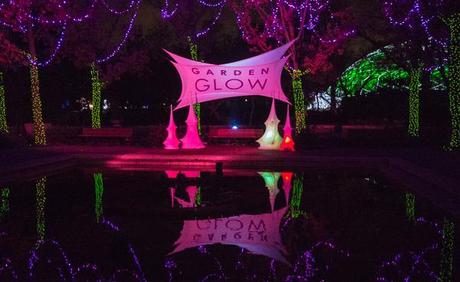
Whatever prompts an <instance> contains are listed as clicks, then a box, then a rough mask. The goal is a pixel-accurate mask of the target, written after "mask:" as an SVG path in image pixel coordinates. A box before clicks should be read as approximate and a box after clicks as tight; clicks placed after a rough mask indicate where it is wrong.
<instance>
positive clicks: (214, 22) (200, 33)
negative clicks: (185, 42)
mask: <svg viewBox="0 0 460 282" xmlns="http://www.w3.org/2000/svg"><path fill="white" fill-rule="evenodd" d="M225 2H226V0H225V1H223V3H224V4H222V6H221V7H220V9H219V12H217V14H216V17H215V18H214V20H213V21H212V22H211V24H210V25H209V26H208V27H206V28H205V29H203V30H202V31H200V32H197V33H196V34H195V37H196V38H200V37H201V36H203V35H206V34H207V33H208V32H209V31H210V30H211V29H212V27H213V26H214V25H215V24H216V23H217V21H218V20H219V18H220V15H221V14H222V10H223V9H224V5H225Z"/></svg>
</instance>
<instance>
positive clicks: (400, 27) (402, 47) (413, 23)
mask: <svg viewBox="0 0 460 282" xmlns="http://www.w3.org/2000/svg"><path fill="white" fill-rule="evenodd" d="M383 8H384V12H385V15H386V18H387V19H388V21H389V23H390V24H391V25H392V26H393V27H394V29H396V30H397V31H398V32H399V39H398V40H397V42H394V43H395V44H396V46H398V48H394V49H392V51H393V52H391V53H393V54H391V55H392V57H393V58H394V59H395V61H397V62H398V63H399V64H400V65H401V66H402V67H403V68H404V69H406V70H407V71H408V72H409V97H408V106H409V107H408V126H407V132H408V135H409V136H410V137H419V136H420V93H421V91H422V86H424V88H425V89H429V87H430V85H425V84H427V83H423V82H424V80H423V79H422V78H423V77H429V75H430V72H431V71H432V70H433V69H434V68H442V67H444V65H445V58H446V57H445V56H444V54H443V53H444V51H445V49H446V46H447V44H446V40H445V34H443V32H442V31H441V30H439V29H436V24H437V20H436V18H437V14H439V11H440V2H439V1H431V0H429V1H423V0H414V1H412V2H410V1H409V2H401V1H395V0H390V1H386V2H385V3H384V5H383ZM425 81H426V80H425Z"/></svg>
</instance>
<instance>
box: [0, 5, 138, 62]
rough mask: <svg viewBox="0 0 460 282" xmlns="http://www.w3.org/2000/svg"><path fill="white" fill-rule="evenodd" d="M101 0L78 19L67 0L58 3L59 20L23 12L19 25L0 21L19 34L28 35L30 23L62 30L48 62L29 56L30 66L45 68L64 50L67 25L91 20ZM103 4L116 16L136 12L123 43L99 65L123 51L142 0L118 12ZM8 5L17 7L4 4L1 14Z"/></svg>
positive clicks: (98, 60)
mask: <svg viewBox="0 0 460 282" xmlns="http://www.w3.org/2000/svg"><path fill="white" fill-rule="evenodd" d="M98 1H99V0H92V2H91V5H89V7H88V8H86V10H85V11H84V13H83V14H82V15H80V16H78V17H75V16H72V15H71V14H70V13H69V12H68V11H67V9H65V8H66V6H67V1H66V0H63V1H61V3H58V5H57V7H58V8H59V9H60V11H62V12H63V16H62V17H61V18H59V19H57V18H56V19H52V18H46V17H43V16H34V15H33V14H32V12H29V11H27V12H24V11H21V12H22V13H18V15H16V18H15V19H14V20H15V22H16V23H17V24H11V23H8V22H5V21H3V20H0V25H2V26H5V27H7V28H10V29H13V30H18V31H19V32H21V33H26V32H27V31H28V28H29V24H28V23H29V22H31V26H36V25H38V24H40V25H47V26H56V27H58V28H60V30H61V31H60V34H59V37H58V39H57V41H56V44H55V46H54V50H53V51H52V52H51V53H50V54H51V55H50V56H49V58H48V59H46V60H43V61H41V62H40V61H39V60H38V58H32V57H31V56H28V61H29V63H30V64H32V65H36V66H39V67H45V66H47V65H49V64H50V63H51V62H52V61H53V60H54V59H55V57H56V55H57V54H58V52H59V51H60V50H61V48H62V43H63V42H64V38H65V33H66V28H67V24H68V23H69V22H74V23H81V22H83V21H85V20H87V19H89V18H90V16H91V14H92V12H93V10H94V8H95V6H96V4H97V3H98ZM100 2H101V4H102V5H103V6H104V7H105V8H106V10H107V11H108V12H110V13H112V14H116V15H121V14H125V13H128V12H130V11H132V10H133V9H135V10H134V12H133V16H132V18H131V19H130V21H129V25H128V29H127V30H126V32H125V34H124V36H123V37H122V40H121V42H120V43H119V44H118V45H117V46H116V47H115V48H114V49H113V50H112V51H111V52H109V53H108V54H107V55H106V56H104V57H102V58H98V59H97V60H96V62H98V63H101V62H106V61H108V60H110V59H111V58H113V57H114V56H115V55H116V54H117V53H118V52H119V51H120V49H121V47H122V46H123V45H124V44H125V43H126V40H127V38H128V36H129V33H130V32H131V30H132V27H133V25H134V21H135V19H136V17H137V14H138V9H139V6H140V3H141V0H130V1H129V5H128V7H127V8H126V9H124V10H117V9H114V8H112V7H111V6H110V5H109V4H108V3H107V1H106V0H100ZM6 5H15V2H14V1H9V2H8V3H7V2H2V3H1V4H0V12H3V11H2V10H3V9H4V8H5V7H6Z"/></svg>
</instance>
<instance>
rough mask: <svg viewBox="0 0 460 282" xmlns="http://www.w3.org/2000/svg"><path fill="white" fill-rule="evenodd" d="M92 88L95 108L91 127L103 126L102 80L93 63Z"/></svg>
mask: <svg viewBox="0 0 460 282" xmlns="http://www.w3.org/2000/svg"><path fill="white" fill-rule="evenodd" d="M90 73H91V88H92V99H91V100H92V101H91V104H92V105H93V108H92V109H91V127H92V128H101V96H102V94H101V93H102V82H101V79H100V76H99V70H98V69H97V67H96V65H95V64H94V63H93V64H92V65H91V71H90Z"/></svg>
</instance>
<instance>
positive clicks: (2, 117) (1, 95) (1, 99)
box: [0, 72, 8, 134]
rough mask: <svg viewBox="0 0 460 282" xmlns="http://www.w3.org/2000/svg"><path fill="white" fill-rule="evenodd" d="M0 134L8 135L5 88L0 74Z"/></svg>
mask: <svg viewBox="0 0 460 282" xmlns="http://www.w3.org/2000/svg"><path fill="white" fill-rule="evenodd" d="M0 133H4V134H7V133H8V123H7V122H6V98H5V86H4V85H3V73H1V72H0Z"/></svg>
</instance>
